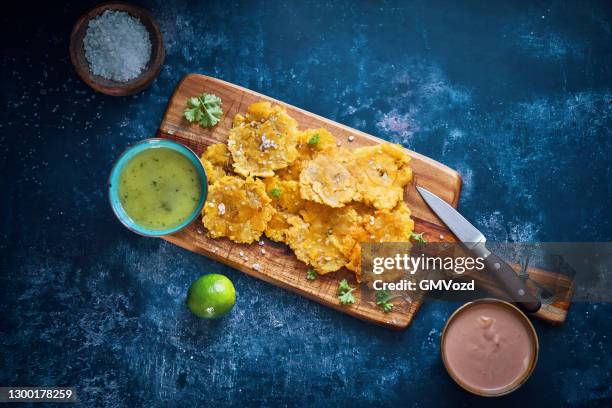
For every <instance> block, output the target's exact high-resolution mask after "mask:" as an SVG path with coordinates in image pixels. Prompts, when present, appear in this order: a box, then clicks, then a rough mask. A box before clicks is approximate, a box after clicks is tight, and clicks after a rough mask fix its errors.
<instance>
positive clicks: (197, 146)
mask: <svg viewBox="0 0 612 408" xmlns="http://www.w3.org/2000/svg"><path fill="white" fill-rule="evenodd" d="M202 92H209V93H214V94H216V95H218V96H219V97H221V99H222V100H223V110H224V115H223V118H222V120H221V122H220V123H219V124H218V125H217V126H215V127H214V128H212V129H202V128H201V127H199V126H198V125H197V124H190V123H189V122H187V121H186V120H185V119H184V118H183V111H184V109H185V101H186V100H187V98H189V97H191V96H194V95H198V94H200V93H202ZM259 100H268V101H271V102H274V103H277V104H280V105H283V106H285V107H286V108H287V111H288V112H289V114H290V115H291V116H292V117H294V118H295V119H296V120H297V121H298V123H299V125H300V128H301V129H305V128H309V127H310V128H318V127H325V128H327V129H328V130H329V131H330V132H332V134H334V136H336V138H337V139H338V140H339V141H341V142H342V144H343V145H344V146H346V147H348V148H356V147H361V146H368V145H373V144H376V143H380V142H382V140H381V139H378V138H376V137H373V136H371V135H368V134H366V133H363V132H360V131H358V130H355V129H351V128H349V127H347V126H344V125H341V124H339V123H336V122H333V121H331V120H329V119H325V118H323V117H320V116H317V115H314V114H312V113H309V112H306V111H304V110H302V109H298V108H296V107H293V106H290V105H287V104H285V103H283V102H280V101H277V100H274V99H272V98H269V97H267V96H264V95H261V94H258V93H256V92H253V91H250V90H248V89H245V88H242V87H239V86H236V85H233V84H230V83H227V82H224V81H221V80H218V79H215V78H210V77H206V76H203V75H188V76H186V77H185V78H183V80H182V81H181V82H180V84H179V85H178V87H177V89H176V90H175V92H174V94H173V95H172V98H171V99H170V102H169V103H168V108H167V110H166V114H165V116H164V119H163V121H162V124H161V126H160V129H159V132H158V136H159V137H165V138H170V139H173V140H176V141H178V142H181V143H183V144H185V145H187V146H189V147H190V148H191V149H192V150H193V151H195V152H196V153H197V154H201V153H202V152H203V151H204V149H205V148H206V146H209V145H211V144H214V143H225V142H226V141H227V137H228V134H229V131H230V129H231V124H232V118H233V117H234V115H236V114H237V113H239V112H244V111H246V109H247V107H248V106H249V105H250V104H251V103H253V102H256V101H259ZM351 135H352V136H354V141H353V142H350V143H349V142H348V137H349V136H351ZM408 154H410V156H411V157H412V161H411V166H412V168H413V171H414V180H413V182H412V184H411V185H410V186H408V187H407V189H406V192H405V197H404V198H405V200H406V202H407V203H408V205H409V207H410V208H411V210H412V211H413V214H414V215H415V217H416V223H417V227H416V228H417V230H419V226H420V224H419V222H420V221H419V220H421V219H422V220H424V221H425V222H426V223H437V225H436V227H437V228H438V230H441V231H445V232H446V233H447V234H450V232H448V230H446V228H445V227H444V226H443V225H442V224H441V223H440V222H439V221H438V220H437V219H436V218H435V216H434V215H433V214H432V213H431V212H430V210H429V208H428V207H427V205H426V204H425V203H424V202H423V200H422V199H421V197H420V195H419V194H418V193H417V191H416V189H415V187H414V186H415V185H416V183H417V182H418V183H419V185H422V186H425V187H426V188H428V189H430V191H433V192H435V193H436V194H438V195H440V196H441V197H443V198H444V199H445V200H447V201H448V202H449V203H451V204H452V205H453V206H456V205H457V203H458V201H459V193H460V190H461V177H460V176H459V174H458V173H457V172H455V171H454V170H451V169H450V168H448V167H446V166H444V165H442V164H440V163H438V162H436V161H434V160H432V159H429V158H427V157H425V156H422V155H420V154H418V153H415V152H412V151H408ZM420 230H424V228H421V229H420ZM436 236H437V235H436ZM165 239H167V240H168V241H170V242H172V243H174V244H176V245H179V246H181V247H183V248H186V249H188V250H190V251H194V252H197V253H200V254H202V255H205V256H207V257H210V258H212V259H215V260H217V261H219V262H223V263H225V264H227V265H229V266H231V267H233V268H236V269H239V270H241V271H243V272H245V273H247V274H249V275H251V276H254V277H256V278H259V279H262V280H264V281H266V282H270V283H272V284H274V285H277V286H280V287H283V288H286V289H289V290H291V291H294V292H296V293H299V294H300V295H302V296H305V297H307V298H309V299H312V300H314V301H316V302H319V303H322V304H324V305H326V306H329V307H332V308H334V309H337V310H339V311H341V312H343V313H347V314H350V315H352V316H355V317H358V318H360V319H362V320H365V321H368V322H372V323H376V324H379V325H383V326H386V327H389V328H392V329H405V328H406V327H408V325H409V324H410V322H411V321H412V318H413V317H414V315H415V313H416V312H417V310H418V309H419V307H420V306H421V303H422V300H421V299H420V298H415V299H412V302H408V301H406V300H401V301H399V302H397V303H395V308H394V310H393V312H391V313H384V312H383V311H382V310H381V308H380V307H378V306H377V305H376V304H375V301H374V299H373V298H365V297H364V296H365V295H362V293H361V290H360V288H359V287H358V289H357V290H356V293H355V297H356V299H357V301H356V303H355V304H354V305H349V306H343V305H340V304H339V302H338V294H337V289H338V282H339V281H340V280H341V279H343V278H346V279H347V280H348V281H349V282H350V283H351V285H352V286H359V285H357V283H356V282H355V280H354V277H353V274H352V273H351V272H349V271H346V270H341V271H338V272H336V273H333V274H329V275H326V276H320V277H318V278H317V279H316V280H315V281H312V282H311V281H308V280H306V278H305V277H306V271H307V269H308V268H307V266H306V265H305V264H303V263H302V262H300V261H298V260H297V258H296V257H295V255H293V252H292V251H291V250H290V249H289V248H288V247H287V246H286V245H284V244H278V243H275V242H272V241H270V240H268V239H264V241H265V245H264V246H263V247H261V246H259V245H257V244H251V245H243V244H236V243H233V242H231V241H229V240H227V239H211V238H208V237H206V235H205V231H204V227H203V226H202V224H201V220H198V221H196V222H194V223H193V224H192V225H190V226H189V227H188V228H186V229H185V230H183V231H181V232H179V233H177V234H174V235H172V236H168V237H165ZM262 248H264V249H265V251H266V252H265V254H262V253H261V249H262ZM240 252H242V253H243V254H244V256H242V257H241V256H240ZM255 263H257V264H259V265H260V270H256V269H254V268H253V264H255Z"/></svg>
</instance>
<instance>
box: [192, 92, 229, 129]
mask: <svg viewBox="0 0 612 408" xmlns="http://www.w3.org/2000/svg"><path fill="white" fill-rule="evenodd" d="M221 104H222V102H221V98H219V97H218V96H217V95H213V94H208V93H203V94H202V95H200V96H197V97H192V98H189V99H187V108H185V112H184V115H185V119H187V120H188V121H189V122H191V123H193V122H198V123H199V124H200V126H202V127H203V128H209V127H213V126H215V125H216V124H217V123H219V121H220V120H221V115H223V110H222V109H221Z"/></svg>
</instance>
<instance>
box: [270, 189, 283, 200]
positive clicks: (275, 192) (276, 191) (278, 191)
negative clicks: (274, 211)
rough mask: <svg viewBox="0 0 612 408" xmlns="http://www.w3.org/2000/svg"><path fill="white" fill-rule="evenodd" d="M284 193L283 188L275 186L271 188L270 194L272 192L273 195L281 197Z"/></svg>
mask: <svg viewBox="0 0 612 408" xmlns="http://www.w3.org/2000/svg"><path fill="white" fill-rule="evenodd" d="M282 193H283V190H281V189H280V188H278V187H274V188H273V189H272V190H270V194H272V197H274V198H279V197H280V196H281V194H282Z"/></svg>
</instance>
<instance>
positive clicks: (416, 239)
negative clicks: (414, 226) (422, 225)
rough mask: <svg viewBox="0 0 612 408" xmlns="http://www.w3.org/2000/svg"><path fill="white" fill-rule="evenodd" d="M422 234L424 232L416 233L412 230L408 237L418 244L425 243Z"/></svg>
mask: <svg viewBox="0 0 612 408" xmlns="http://www.w3.org/2000/svg"><path fill="white" fill-rule="evenodd" d="M423 234H424V232H421V233H420V234H417V233H416V232H414V231H413V232H411V233H410V239H412V240H413V241H414V242H418V243H419V244H426V243H427V241H425V238H423Z"/></svg>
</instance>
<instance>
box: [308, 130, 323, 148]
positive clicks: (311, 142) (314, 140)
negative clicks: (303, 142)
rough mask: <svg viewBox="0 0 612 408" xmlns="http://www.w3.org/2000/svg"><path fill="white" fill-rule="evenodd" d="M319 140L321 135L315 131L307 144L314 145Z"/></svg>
mask: <svg viewBox="0 0 612 408" xmlns="http://www.w3.org/2000/svg"><path fill="white" fill-rule="evenodd" d="M320 140H321V136H319V134H318V133H315V134H314V135H313V136H312V137H311V138H310V139H309V140H308V145H309V146H314V145H316V144H317V143H319V141H320Z"/></svg>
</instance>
